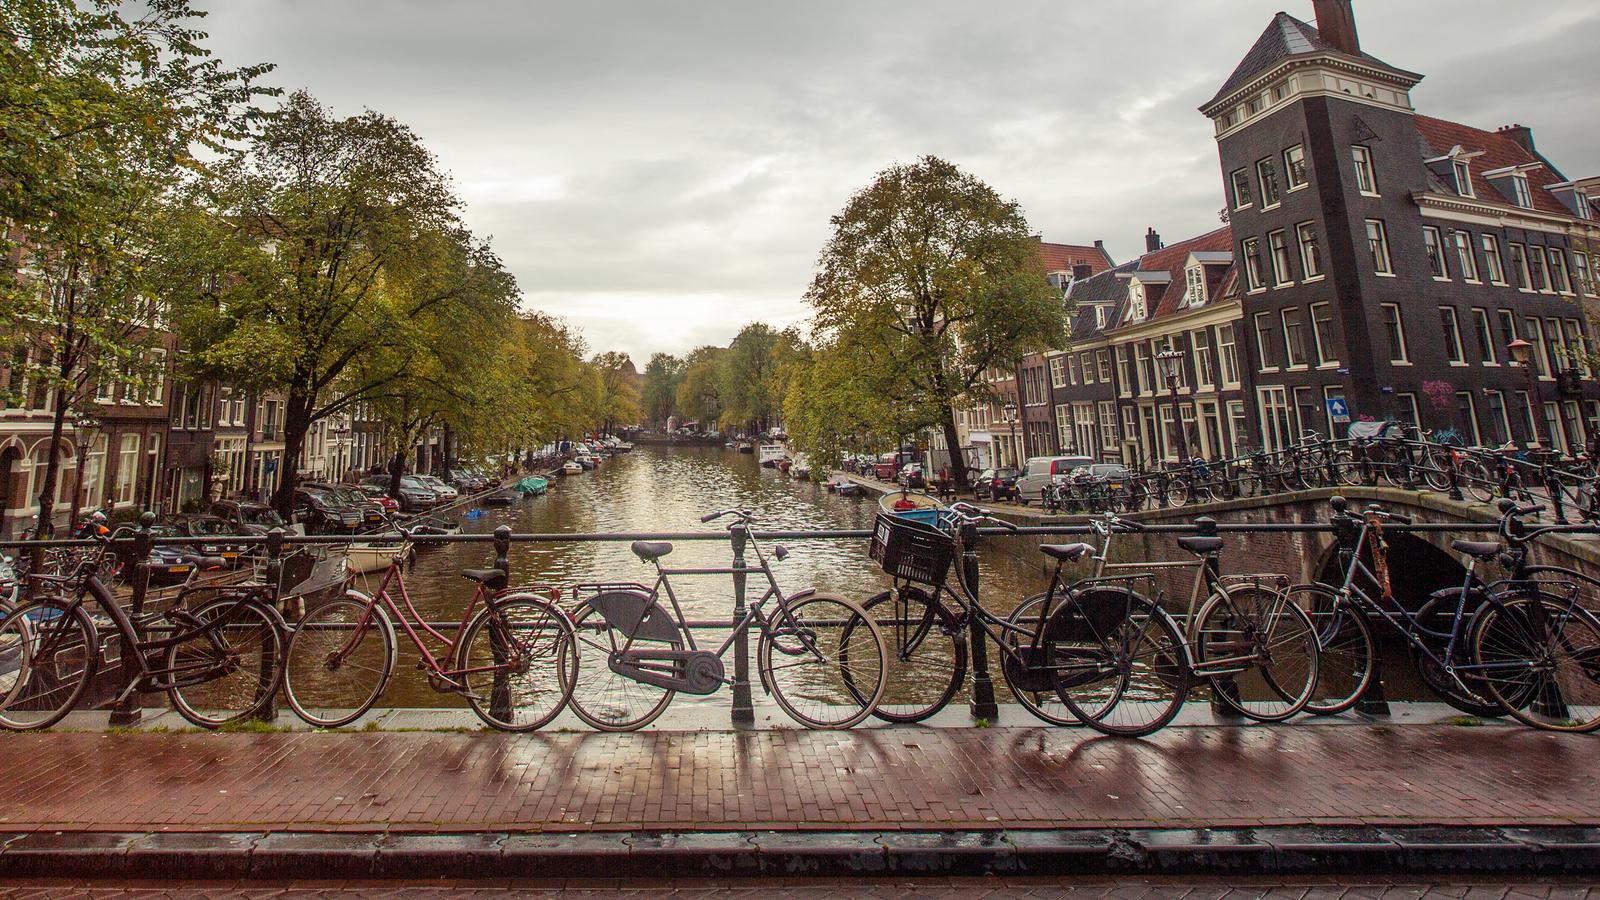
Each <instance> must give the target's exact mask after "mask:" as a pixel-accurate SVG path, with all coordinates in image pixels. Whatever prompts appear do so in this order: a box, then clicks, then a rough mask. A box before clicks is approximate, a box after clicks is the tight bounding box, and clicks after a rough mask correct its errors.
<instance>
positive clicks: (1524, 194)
mask: <svg viewBox="0 0 1600 900" xmlns="http://www.w3.org/2000/svg"><path fill="white" fill-rule="evenodd" d="M1511 190H1512V195H1513V196H1512V199H1514V200H1515V201H1516V204H1517V205H1518V206H1520V207H1522V208H1523V209H1533V191H1532V190H1531V189H1529V187H1528V176H1526V175H1523V174H1520V173H1519V174H1516V175H1513V176H1511Z"/></svg>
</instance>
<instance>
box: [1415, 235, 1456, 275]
mask: <svg viewBox="0 0 1600 900" xmlns="http://www.w3.org/2000/svg"><path fill="white" fill-rule="evenodd" d="M1430 247H1431V248H1432V252H1431V253H1429V252H1428V251H1429V248H1430ZM1422 251H1423V253H1424V254H1425V255H1427V257H1428V273H1429V274H1430V275H1432V276H1433V280H1434V281H1449V280H1450V261H1449V259H1448V258H1447V257H1446V256H1445V249H1444V232H1442V231H1440V230H1439V227H1438V226H1437V225H1424V226H1422ZM1436 262H1437V263H1438V265H1437V267H1436V266H1435V265H1434V264H1435V263H1436Z"/></svg>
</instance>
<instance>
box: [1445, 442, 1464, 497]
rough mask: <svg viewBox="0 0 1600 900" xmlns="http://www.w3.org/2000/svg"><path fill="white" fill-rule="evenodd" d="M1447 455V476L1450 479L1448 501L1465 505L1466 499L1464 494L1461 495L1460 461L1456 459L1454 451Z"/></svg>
mask: <svg viewBox="0 0 1600 900" xmlns="http://www.w3.org/2000/svg"><path fill="white" fill-rule="evenodd" d="M1449 453H1450V471H1449V473H1448V475H1449V477H1450V499H1451V500H1454V501H1456V502H1457V503H1465V502H1466V501H1467V497H1466V495H1465V494H1463V493H1461V461H1460V459H1458V458H1457V457H1456V453H1455V451H1454V450H1451V451H1449Z"/></svg>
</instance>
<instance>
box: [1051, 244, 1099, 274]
mask: <svg viewBox="0 0 1600 900" xmlns="http://www.w3.org/2000/svg"><path fill="white" fill-rule="evenodd" d="M1039 255H1040V256H1042V257H1043V258H1044V270H1045V271H1046V272H1071V271H1072V269H1073V267H1074V266H1088V267H1089V268H1090V269H1092V270H1093V271H1092V272H1090V274H1091V275H1098V274H1100V273H1101V272H1104V271H1105V270H1107V269H1109V268H1111V266H1112V262H1111V257H1110V256H1107V255H1106V251H1105V250H1104V249H1102V248H1100V247H1093V246H1089V247H1086V246H1083V245H1080V244H1051V243H1048V242H1046V241H1042V240H1041V241H1040V242H1039Z"/></svg>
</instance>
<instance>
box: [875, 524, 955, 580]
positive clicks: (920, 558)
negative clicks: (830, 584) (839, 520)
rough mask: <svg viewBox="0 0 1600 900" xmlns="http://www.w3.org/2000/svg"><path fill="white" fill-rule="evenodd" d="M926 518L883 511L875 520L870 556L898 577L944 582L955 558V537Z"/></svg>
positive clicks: (884, 569) (885, 569)
mask: <svg viewBox="0 0 1600 900" xmlns="http://www.w3.org/2000/svg"><path fill="white" fill-rule="evenodd" d="M926 518H928V517H923V516H919V517H917V518H910V517H907V516H903V515H898V516H895V515H888V514H886V513H879V514H878V519H877V521H876V522H874V523H873V527H872V545H871V547H870V548H869V550H868V555H870V556H871V557H872V560H873V561H874V562H876V563H877V564H878V565H879V566H881V567H882V568H883V571H885V572H887V573H889V574H890V575H893V576H894V577H896V578H903V579H905V580H906V581H915V582H917V583H918V584H931V585H939V584H943V583H944V579H945V576H946V575H948V574H949V572H950V563H952V562H953V561H955V555H956V545H955V540H954V539H953V538H952V537H951V536H950V535H949V534H947V533H945V532H944V531H941V530H940V529H938V528H937V527H935V526H934V525H933V524H931V522H929V521H924V519H926ZM934 521H937V519H935V520H934Z"/></svg>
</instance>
